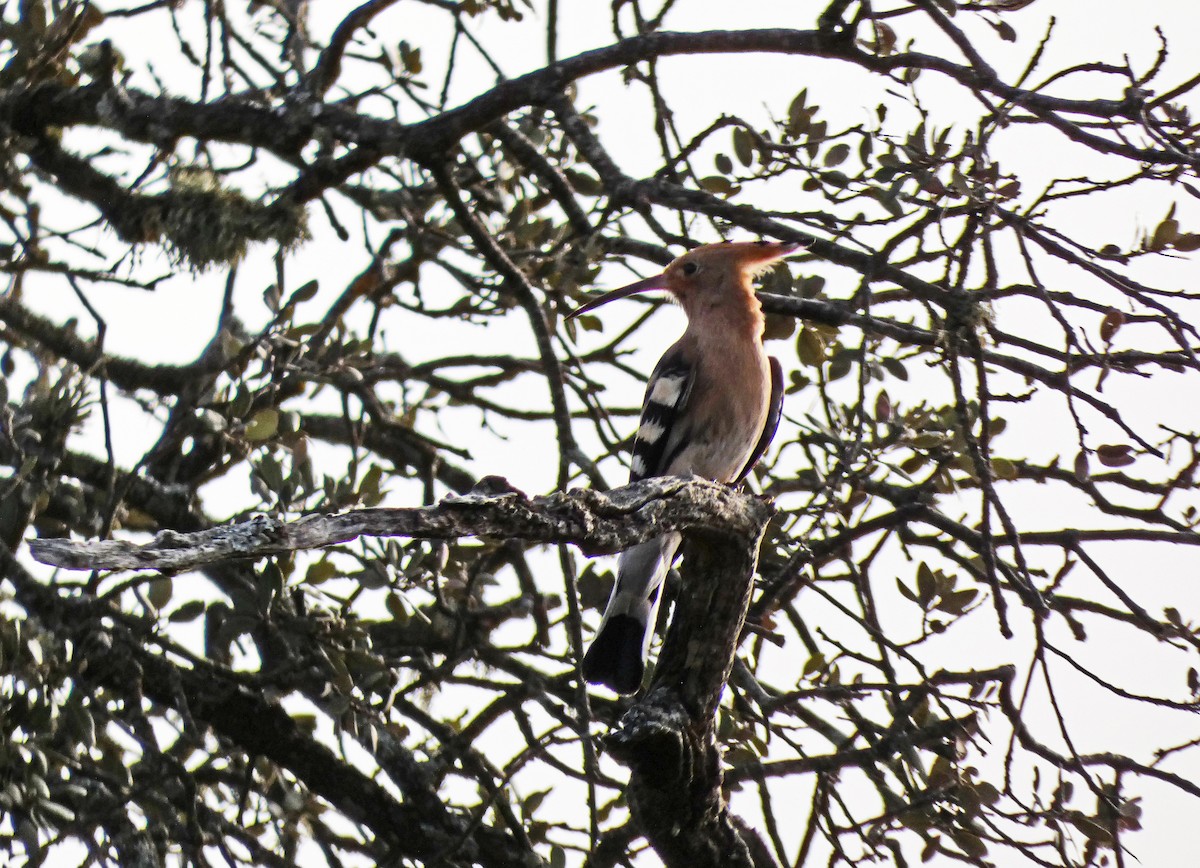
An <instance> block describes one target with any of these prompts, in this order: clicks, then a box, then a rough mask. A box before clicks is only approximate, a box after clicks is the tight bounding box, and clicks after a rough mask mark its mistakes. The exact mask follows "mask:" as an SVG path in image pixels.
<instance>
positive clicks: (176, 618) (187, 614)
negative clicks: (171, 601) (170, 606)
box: [167, 600, 205, 624]
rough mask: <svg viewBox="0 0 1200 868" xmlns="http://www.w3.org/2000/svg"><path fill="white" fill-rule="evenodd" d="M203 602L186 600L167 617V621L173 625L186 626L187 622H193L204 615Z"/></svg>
mask: <svg viewBox="0 0 1200 868" xmlns="http://www.w3.org/2000/svg"><path fill="white" fill-rule="evenodd" d="M204 609H205V602H204V601H203V600H188V601H187V602H186V603H184V604H183V605H182V606H180V607H179V608H178V609H176V610H175V611H174V612H172V613H171V614H170V615H168V616H167V620H168V621H170V622H171V623H173V624H186V623H187V622H188V621H195V620H196V619H197V618H199V617H200V616H201V615H203V614H204Z"/></svg>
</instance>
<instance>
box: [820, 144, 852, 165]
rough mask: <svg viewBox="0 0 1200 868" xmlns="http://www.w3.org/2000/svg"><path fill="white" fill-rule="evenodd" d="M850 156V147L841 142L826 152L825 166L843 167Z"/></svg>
mask: <svg viewBox="0 0 1200 868" xmlns="http://www.w3.org/2000/svg"><path fill="white" fill-rule="evenodd" d="M848 156H850V146H849V145H847V144H846V143H844V142H840V143H838V144H836V145H834V146H833V147H832V148H830V149H829V150H828V151H826V152H825V165H826V166H838V165H841V164H842V163H844V162H845V161H846V158H847V157H848Z"/></svg>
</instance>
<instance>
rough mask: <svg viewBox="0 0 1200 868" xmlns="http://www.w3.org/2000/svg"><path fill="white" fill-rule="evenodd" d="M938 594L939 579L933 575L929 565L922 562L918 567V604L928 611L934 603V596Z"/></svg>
mask: <svg viewBox="0 0 1200 868" xmlns="http://www.w3.org/2000/svg"><path fill="white" fill-rule="evenodd" d="M936 594H937V578H936V577H935V576H934V575H933V570H931V569H930V568H929V564H927V563H925V562H924V561H921V564H920V565H919V566H918V567H917V602H919V603H920V604H921V605H922V606H924V607H925V608H926V609H928V608H929V604H930V603H932V602H933V598H934V596H935V595H936Z"/></svg>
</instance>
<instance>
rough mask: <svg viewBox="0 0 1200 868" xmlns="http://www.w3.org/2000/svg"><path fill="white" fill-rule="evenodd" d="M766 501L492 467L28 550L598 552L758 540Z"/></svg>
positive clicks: (179, 557) (660, 481) (214, 559)
mask: <svg viewBox="0 0 1200 868" xmlns="http://www.w3.org/2000/svg"><path fill="white" fill-rule="evenodd" d="M767 509H768V507H767V506H766V505H765V504H763V503H762V502H761V501H759V500H757V499H756V498H754V497H751V496H748V495H745V494H740V493H739V492H737V491H735V490H734V489H732V488H730V487H728V486H725V485H720V484H718V483H713V482H707V481H705V480H702V479H699V478H696V477H692V478H690V479H681V478H678V477H659V478H656V479H648V480H645V481H643V482H639V483H636V484H634V485H628V486H625V487H624V488H617V489H613V490H612V491H609V492H600V491H593V490H590V489H588V490H579V489H576V490H573V491H570V492H566V493H563V492H556V493H554V494H550V495H547V496H543V497H534V498H532V499H530V498H528V497H526V496H525V495H524V494H523V493H521V492H520V491H517V490H515V489H513V488H512V487H511V486H510V485H509V484H508V482H507V481H506V480H504V479H501V478H500V477H496V476H489V477H485V478H484V479H483V480H481V482H480V484H479V485H478V486H476V488H475V489H473V490H472V492H471V493H469V494H467V495H465V496H455V495H451V496H449V497H447V498H445V499H444V500H442V501H441V502H440V503H439V504H437V505H436V506H431V507H423V508H413V509H362V510H355V511H352V512H347V513H342V514H340V515H309V516H306V517H304V518H301V519H299V520H298V521H294V522H283V521H281V520H279V519H276V518H270V517H267V516H260V517H258V518H254V519H251V520H250V521H245V522H242V523H240V524H235V525H230V526H227V527H219V528H213V529H211V530H205V531H199V532H196V533H175V532H174V531H162V532H160V533H159V534H157V535H156V536H155V537H154V540H153V541H152V542H149V543H147V544H146V545H143V546H139V545H136V544H134V543H131V542H128V541H126V540H93V541H87V542H76V541H72V540H65V539H41V540H32V541H30V550H31V552H32V553H33V556H34V557H35V558H36V559H37V560H39V561H41V562H42V563H46V564H50V565H52V566H57V567H63V568H66V569H73V570H159V571H161V572H177V571H180V570H189V569H196V568H197V567H200V566H204V565H206V564H212V563H218V562H222V561H227V560H230V559H232V558H261V557H266V556H269V555H277V554H283V553H285V552H294V551H302V550H304V549H313V548H322V547H325V546H330V545H334V544H336V543H340V542H345V541H347V540H351V539H355V538H356V537H359V536H382V537H390V536H409V537H418V538H423V539H450V538H457V537H462V536H490V537H505V538H519V539H525V540H531V541H535V542H545V543H560V542H573V543H576V544H577V545H579V547H580V548H581V549H583V550H584V551H585V552H586V553H588V554H600V553H606V552H613V551H618V550H620V549H624V548H628V547H629V546H632V545H636V544H637V543H640V542H644V541H645V540H647V539H650V538H651V537H653V536H656V535H658V534H660V533H668V532H671V531H676V530H694V531H701V532H703V533H705V534H708V535H713V536H715V537H717V538H724V539H745V538H754V539H757V534H758V533H759V531H760V528H759V524H760V522H761V521H762V518H761V515H762V512H763V511H764V510H767ZM756 550H757V549H756Z"/></svg>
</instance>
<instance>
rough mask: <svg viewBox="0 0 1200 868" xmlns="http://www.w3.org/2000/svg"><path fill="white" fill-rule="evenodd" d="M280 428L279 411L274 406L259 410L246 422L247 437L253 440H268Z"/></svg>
mask: <svg viewBox="0 0 1200 868" xmlns="http://www.w3.org/2000/svg"><path fill="white" fill-rule="evenodd" d="M278 430H279V411H278V410H276V409H275V408H274V407H267V408H266V409H263V410H259V411H258V412H257V413H255V414H254V416H253V417H252V418H251V419H250V421H249V422H247V423H246V439H247V440H250V441H252V442H258V441H260V440H268V439H270V438H271V437H274V436H275V432H276V431H278Z"/></svg>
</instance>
